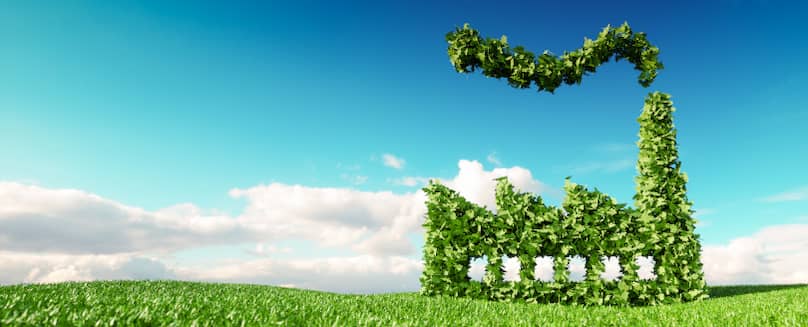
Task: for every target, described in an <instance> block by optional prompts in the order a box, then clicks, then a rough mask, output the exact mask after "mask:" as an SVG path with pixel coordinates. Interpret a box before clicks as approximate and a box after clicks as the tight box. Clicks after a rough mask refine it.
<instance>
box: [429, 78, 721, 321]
mask: <svg viewBox="0 0 808 327" xmlns="http://www.w3.org/2000/svg"><path fill="white" fill-rule="evenodd" d="M673 111H674V108H673V106H672V102H671V101H670V97H669V95H667V94H664V93H659V92H655V93H650V94H649V95H648V96H647V98H646V102H645V106H644V107H643V113H642V115H641V116H640V119H639V120H638V121H639V122H640V125H641V128H640V142H638V144H639V145H640V158H639V160H638V161H639V163H638V169H639V171H640V175H639V176H638V177H637V179H636V181H637V185H638V186H637V189H638V193H637V195H636V196H635V197H634V198H635V203H636V209H633V208H630V207H628V206H627V205H626V204H623V203H618V202H617V200H615V199H614V198H612V197H610V196H608V195H607V194H604V193H602V192H600V191H598V190H597V189H595V190H594V191H590V190H588V189H587V188H586V187H584V186H583V185H579V184H576V183H573V182H571V181H570V179H569V177H568V178H567V179H566V180H565V184H564V191H565V194H566V195H565V198H564V201H563V202H562V208H563V209H562V208H556V207H552V206H547V205H545V204H544V202H543V200H542V198H541V197H540V196H536V195H533V194H530V193H522V192H517V191H516V190H514V187H513V185H512V184H511V183H510V182H509V181H508V180H507V178H505V177H501V178H498V179H497V181H498V182H497V186H496V195H495V199H496V205H497V213H496V214H495V213H493V212H491V211H489V210H488V209H487V208H484V207H480V206H478V205H476V204H473V203H471V202H469V201H467V200H466V199H464V198H463V197H462V196H460V195H459V194H458V193H457V192H456V191H454V190H452V189H450V188H448V187H446V186H444V185H442V184H440V183H439V182H436V181H430V183H429V184H428V185H427V186H426V187H424V188H423V190H424V192H425V193H426V194H427V196H428V198H427V203H426V204H427V217H426V220H425V222H424V225H423V226H424V227H425V229H426V233H427V235H426V242H425V245H424V260H425V268H424V272H423V274H422V276H421V279H420V280H421V294H423V295H449V296H456V297H461V296H466V297H471V298H476V299H488V300H499V301H525V302H529V303H567V304H573V303H574V304H584V305H656V304H663V303H677V302H686V301H696V300H702V299H704V298H706V297H707V292H706V291H707V290H706V284H705V283H704V276H703V273H702V266H701V261H700V250H701V245H700V244H699V241H698V235H696V234H695V233H694V230H695V220H694V219H693V218H692V217H691V216H690V214H691V213H692V211H690V210H689V208H690V205H691V204H690V202H688V200H687V199H686V198H685V193H684V183H685V182H686V181H687V177H686V176H685V175H684V174H683V173H679V169H678V167H679V166H680V162H679V161H678V159H677V154H676V144H675V131H674V130H672V115H671V114H672V112H673ZM666 124H667V125H666ZM665 126H668V127H665ZM672 167H675V168H672ZM575 255H579V256H582V257H584V258H585V259H586V270H587V273H586V276H585V278H584V280H583V281H582V282H571V281H570V279H569V272H568V270H567V266H568V265H569V259H568V258H569V257H571V256H575ZM483 256H485V257H487V258H488V264H487V266H486V274H485V276H484V277H483V279H482V280H481V281H474V280H471V279H470V278H469V277H468V271H469V268H470V266H469V265H470V262H471V260H472V259H473V258H480V257H483ZM502 256H508V257H516V258H518V260H519V262H520V264H521V265H520V267H521V268H520V271H519V277H520V278H519V281H518V282H513V281H507V282H506V281H504V278H503V275H504V271H503V265H502V264H503V262H502ZM543 256H552V257H553V264H554V271H555V275H554V276H553V280H552V281H551V282H544V281H540V280H536V279H535V276H534V270H535V266H536V261H535V259H536V258H537V257H543ZM640 256H653V257H654V259H655V261H656V266H655V270H654V272H655V274H656V276H657V277H656V280H640V279H639V277H638V276H637V270H638V269H639V266H638V265H637V264H636V259H637V258H638V257H640ZM605 257H618V259H619V263H620V267H621V271H622V274H623V275H622V276H621V277H620V278H619V279H618V280H614V281H606V280H604V279H602V278H601V274H602V273H603V272H604V269H605V265H604V264H603V261H602V260H603V259H604V258H605Z"/></svg>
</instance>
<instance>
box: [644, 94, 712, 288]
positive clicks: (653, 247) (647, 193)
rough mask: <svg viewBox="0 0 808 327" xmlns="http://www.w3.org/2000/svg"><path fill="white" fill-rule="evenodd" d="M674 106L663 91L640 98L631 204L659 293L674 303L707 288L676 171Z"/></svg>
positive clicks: (683, 179)
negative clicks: (650, 261) (640, 105)
mask: <svg viewBox="0 0 808 327" xmlns="http://www.w3.org/2000/svg"><path fill="white" fill-rule="evenodd" d="M675 110H676V109H675V108H674V107H673V102H672V101H671V99H670V95H668V94H665V93H661V92H654V93H650V94H648V96H647V97H646V99H645V106H644V107H643V111H642V114H641V115H640V117H639V118H637V121H638V122H639V123H640V133H639V136H640V140H639V142H637V145H638V146H639V148H640V152H639V156H638V158H637V171H638V175H637V177H636V178H635V182H636V185H637V193H636V194H635V195H634V207H635V208H636V209H637V212H638V213H639V218H638V221H639V222H640V223H641V225H642V226H643V227H641V228H640V233H641V234H645V235H649V236H650V237H644V239H646V245H647V248H646V250H645V251H644V252H646V253H648V254H650V255H652V256H653V257H654V261H656V265H655V269H654V273H655V274H656V276H657V283H658V284H659V286H661V287H659V288H658V291H660V292H663V293H664V295H660V296H659V297H660V298H662V297H663V296H664V298H665V299H668V300H670V301H674V302H679V301H682V300H684V301H693V300H698V299H703V298H706V297H707V289H706V284H705V281H704V273H703V272H702V263H701V245H700V244H699V240H698V234H696V233H695V228H696V227H695V223H696V222H695V220H694V219H693V218H692V217H691V214H692V213H693V211H691V210H690V207H691V206H692V203H691V202H690V201H688V199H687V195H686V194H685V193H686V187H685V183H687V174H685V173H683V172H680V167H681V165H682V163H681V161H679V155H678V151H677V149H676V129H675V128H674V126H673V112H674V111H675ZM654 235H657V236H656V237H654Z"/></svg>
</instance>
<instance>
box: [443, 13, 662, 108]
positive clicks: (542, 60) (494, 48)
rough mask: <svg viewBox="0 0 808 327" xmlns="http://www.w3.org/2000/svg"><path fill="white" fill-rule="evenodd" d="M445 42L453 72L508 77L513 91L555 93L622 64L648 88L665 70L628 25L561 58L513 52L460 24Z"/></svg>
mask: <svg viewBox="0 0 808 327" xmlns="http://www.w3.org/2000/svg"><path fill="white" fill-rule="evenodd" d="M446 41H448V42H449V59H450V60H451V62H452V65H454V68H455V70H457V71H458V72H462V73H469V72H473V71H475V69H477V68H480V69H482V73H483V75H485V76H488V77H494V78H507V79H508V84H510V85H511V86H513V87H516V88H529V87H530V85H531V82H532V83H535V84H536V86H537V87H538V91H542V90H546V91H548V92H550V93H553V92H554V91H555V89H556V88H558V87H559V86H560V85H561V83H562V82H563V83H566V84H567V85H572V84H580V83H581V79H582V78H583V75H584V74H585V73H594V72H595V71H596V69H597V67H598V66H600V65H601V64H603V63H605V62H608V61H609V58H611V57H612V55H614V58H615V61H620V60H621V59H626V60H628V61H629V62H631V63H632V64H634V69H636V70H639V71H640V76H639V77H638V81H639V83H640V85H642V86H643V87H648V86H649V85H651V83H652V82H653V81H654V79H655V78H656V75H657V70H660V69H663V68H664V65H663V64H662V62H660V61H659V60H658V58H657V57H658V55H659V48H657V47H655V46H653V45H651V44H650V43H649V42H648V40H647V39H646V36H645V33H641V32H640V33H634V32H632V31H631V28H630V27H629V26H628V23H623V25H621V26H619V27H617V28H613V27H611V26H606V27H605V28H603V30H602V31H601V32H600V34H598V37H597V38H596V39H594V40H591V39H588V38H584V44H583V46H582V47H581V48H579V49H576V50H574V51H572V52H567V51H564V54H562V55H561V56H560V57H556V56H554V55H553V54H552V53H550V52H549V51H547V50H545V51H544V52H543V53H542V54H541V55H540V56H538V58H537V57H536V55H535V54H533V53H532V52H530V51H527V50H525V49H524V47H522V46H517V47H515V48H513V49H511V48H510V46H509V45H508V39H507V37H505V36H504V35H503V36H502V37H501V38H500V39H494V38H487V39H483V38H482V37H480V33H479V32H478V31H477V30H475V29H473V28H471V27H470V26H469V24H464V25H463V28H456V30H455V31H454V32H450V33H447V34H446Z"/></svg>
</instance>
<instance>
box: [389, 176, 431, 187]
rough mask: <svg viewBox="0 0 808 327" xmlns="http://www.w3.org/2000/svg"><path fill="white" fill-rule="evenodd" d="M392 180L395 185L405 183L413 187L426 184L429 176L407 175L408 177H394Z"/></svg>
mask: <svg viewBox="0 0 808 327" xmlns="http://www.w3.org/2000/svg"><path fill="white" fill-rule="evenodd" d="M390 181H391V182H392V183H393V184H395V185H404V186H409V187H413V186H426V184H427V183H429V178H426V177H411V176H407V177H402V178H397V179H393V180H390Z"/></svg>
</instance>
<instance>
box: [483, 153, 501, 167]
mask: <svg viewBox="0 0 808 327" xmlns="http://www.w3.org/2000/svg"><path fill="white" fill-rule="evenodd" d="M485 160H488V162H490V163H492V164H494V165H496V166H497V167H499V166H502V162H501V161H499V158H497V156H496V152H492V153H489V154H488V156H487V157H485Z"/></svg>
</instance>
